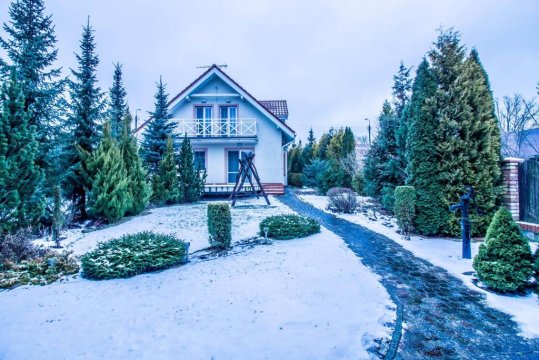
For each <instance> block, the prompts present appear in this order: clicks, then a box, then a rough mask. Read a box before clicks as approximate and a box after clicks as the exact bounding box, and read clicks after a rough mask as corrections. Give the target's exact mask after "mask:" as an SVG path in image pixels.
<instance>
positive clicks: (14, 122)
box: [0, 70, 44, 233]
mask: <svg viewBox="0 0 539 360" xmlns="http://www.w3.org/2000/svg"><path fill="white" fill-rule="evenodd" d="M0 101H1V105H0V109H1V113H0V233H1V232H4V231H9V230H13V229H16V228H19V227H22V226H29V225H35V224H36V223H37V221H38V220H39V218H40V216H41V215H42V213H43V210H44V197H43V192H42V189H41V186H42V183H43V170H42V169H41V168H40V167H39V166H37V152H38V142H37V140H36V125H30V120H31V112H30V111H27V110H25V106H24V105H25V104H24V102H25V96H24V93H23V91H22V89H21V86H20V84H19V83H18V76H17V75H16V70H13V71H12V73H11V78H10V80H9V81H6V82H5V83H4V84H3V85H2V89H1V92H0Z"/></svg>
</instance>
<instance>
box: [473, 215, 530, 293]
mask: <svg viewBox="0 0 539 360" xmlns="http://www.w3.org/2000/svg"><path fill="white" fill-rule="evenodd" d="M473 267H474V269H475V270H476V271H477V277H478V278H479V280H481V281H482V282H483V283H484V284H486V285H487V286H488V287H489V288H491V289H493V290H496V291H499V292H517V291H520V290H522V289H523V288H524V287H525V286H526V285H527V284H528V281H529V279H530V277H531V276H532V272H533V269H532V254H531V249H530V244H529V242H528V239H527V238H526V237H525V236H524V235H522V233H521V231H520V228H519V227H518V225H517V224H516V223H515V221H513V218H512V217H511V213H509V211H508V210H507V209H505V208H500V209H499V210H498V211H497V212H496V214H494V218H493V219H492V222H491V223H490V225H489V227H488V230H487V236H486V238H485V242H484V243H483V244H481V245H480V246H479V253H478V254H477V256H476V257H475V258H474V261H473Z"/></svg>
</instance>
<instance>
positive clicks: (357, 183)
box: [352, 172, 365, 195]
mask: <svg viewBox="0 0 539 360" xmlns="http://www.w3.org/2000/svg"><path fill="white" fill-rule="evenodd" d="M352 190H354V191H355V192H356V193H357V194H358V195H363V193H364V192H365V180H364V179H363V174H362V173H361V172H358V173H357V174H355V175H354V177H353V178H352Z"/></svg>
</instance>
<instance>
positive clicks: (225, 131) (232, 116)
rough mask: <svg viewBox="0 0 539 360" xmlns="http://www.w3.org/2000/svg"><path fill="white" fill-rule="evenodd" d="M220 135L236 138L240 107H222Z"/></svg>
mask: <svg viewBox="0 0 539 360" xmlns="http://www.w3.org/2000/svg"><path fill="white" fill-rule="evenodd" d="M220 111H221V114H220V117H221V120H220V124H219V125H220V126H219V127H220V133H221V135H228V136H235V135H236V134H237V126H238V125H237V124H238V107H237V106H221V110H220Z"/></svg>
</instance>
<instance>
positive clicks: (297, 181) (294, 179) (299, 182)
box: [288, 173, 304, 187]
mask: <svg viewBox="0 0 539 360" xmlns="http://www.w3.org/2000/svg"><path fill="white" fill-rule="evenodd" d="M303 178H304V175H303V174H302V173H289V174H288V185H290V186H295V187H303V183H304V181H303Z"/></svg>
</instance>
